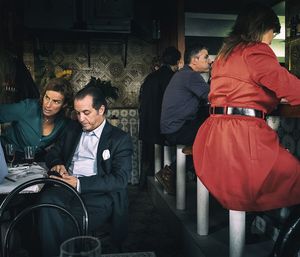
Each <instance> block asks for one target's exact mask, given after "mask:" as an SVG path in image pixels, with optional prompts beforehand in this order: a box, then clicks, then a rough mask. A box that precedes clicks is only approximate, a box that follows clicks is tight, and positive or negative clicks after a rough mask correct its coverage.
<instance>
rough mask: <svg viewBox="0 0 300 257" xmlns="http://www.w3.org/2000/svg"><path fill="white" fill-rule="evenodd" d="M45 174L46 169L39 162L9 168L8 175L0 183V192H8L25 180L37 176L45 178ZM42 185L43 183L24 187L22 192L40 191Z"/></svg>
mask: <svg viewBox="0 0 300 257" xmlns="http://www.w3.org/2000/svg"><path fill="white" fill-rule="evenodd" d="M45 174H46V170H45V169H44V168H43V167H41V166H40V165H39V164H33V165H31V166H28V165H27V166H24V165H23V166H19V167H14V168H8V175H7V176H6V178H5V179H4V180H3V182H2V183H1V184H0V194H8V193H10V192H11V191H12V190H14V189H15V188H16V187H17V186H19V185H21V184H23V183H24V182H27V181H29V180H32V179H35V178H43V177H45ZM42 187H43V184H40V185H34V186H31V187H28V188H26V189H24V190H23V191H22V192H21V193H36V192H39V191H40V190H41V188H42Z"/></svg>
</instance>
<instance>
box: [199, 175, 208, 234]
mask: <svg viewBox="0 0 300 257" xmlns="http://www.w3.org/2000/svg"><path fill="white" fill-rule="evenodd" d="M208 227H209V192H208V190H207V189H206V187H205V186H204V185H203V184H202V182H201V180H200V179H199V178H198V177H197V233H198V234H199V235H200V236H207V235H208Z"/></svg>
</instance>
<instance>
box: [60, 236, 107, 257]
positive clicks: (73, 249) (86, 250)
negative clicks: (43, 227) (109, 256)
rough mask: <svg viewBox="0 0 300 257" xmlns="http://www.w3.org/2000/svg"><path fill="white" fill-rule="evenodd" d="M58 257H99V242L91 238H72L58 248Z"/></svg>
mask: <svg viewBox="0 0 300 257" xmlns="http://www.w3.org/2000/svg"><path fill="white" fill-rule="evenodd" d="M59 256H60V257H100V256H101V243H100V240H99V239H98V238H96V237H92V236H77V237H72V238H70V239H68V240H66V241H65V242H63V243H62V244H61V246H60V255H59Z"/></svg>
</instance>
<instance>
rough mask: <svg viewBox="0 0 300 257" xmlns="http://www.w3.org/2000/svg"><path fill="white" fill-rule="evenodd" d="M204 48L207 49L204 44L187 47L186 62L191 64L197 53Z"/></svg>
mask: <svg viewBox="0 0 300 257" xmlns="http://www.w3.org/2000/svg"><path fill="white" fill-rule="evenodd" d="M203 49H207V48H206V47H205V46H204V45H202V44H196V45H192V46H189V47H188V48H186V49H185V52H184V63H185V64H190V63H191V60H192V57H194V56H195V55H197V54H198V53H199V52H200V51H201V50H203Z"/></svg>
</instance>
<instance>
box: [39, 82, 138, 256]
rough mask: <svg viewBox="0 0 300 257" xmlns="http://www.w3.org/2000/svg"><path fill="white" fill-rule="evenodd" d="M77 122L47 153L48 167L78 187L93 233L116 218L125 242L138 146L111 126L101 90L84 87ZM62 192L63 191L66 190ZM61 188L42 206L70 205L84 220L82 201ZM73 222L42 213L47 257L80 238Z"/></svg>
mask: <svg viewBox="0 0 300 257" xmlns="http://www.w3.org/2000/svg"><path fill="white" fill-rule="evenodd" d="M74 109H75V111H76V114H77V121H73V123H71V124H70V127H69V129H68V130H67V131H68V132H67V133H66V135H65V137H64V138H63V139H62V140H61V141H60V142H58V143H57V144H56V145H55V146H54V147H53V148H52V149H51V150H50V152H49V153H48V154H47V156H46V165H47V166H48V167H49V168H50V169H51V170H52V171H56V172H58V173H59V175H60V176H61V177H58V176H51V177H53V178H56V179H60V180H62V181H65V182H67V183H68V184H70V185H71V186H73V187H74V188H76V189H77V190H78V191H79V192H80V194H81V197H82V198H83V201H84V202H85V204H86V206H87V209H88V214H89V231H94V230H95V229H97V228H98V227H100V226H102V225H103V224H105V223H106V222H107V221H108V220H109V219H111V224H112V231H111V236H112V239H113V240H115V242H120V241H121V240H123V239H124V237H125V236H126V234H127V211H128V199H127V184H128V179H129V176H130V174H131V156H132V142H131V138H130V136H129V134H127V133H125V132H123V131H122V130H121V129H119V128H117V127H114V126H112V125H110V124H109V123H108V121H107V120H106V118H105V113H106V111H107V103H106V100H105V97H104V95H103V93H102V91H101V89H100V88H98V87H96V86H94V85H91V86H88V85H87V86H86V87H84V88H83V89H81V90H80V91H79V92H78V93H77V94H76V95H75V100H74ZM61 190H62V189H61ZM61 190H60V188H59V187H52V188H47V189H46V190H45V191H43V193H42V195H41V199H40V202H44V203H49V202H50V203H57V204H60V205H63V206H66V208H67V209H69V210H70V211H71V213H72V214H73V215H75V217H77V220H78V221H82V218H81V217H82V210H81V208H80V207H79V203H77V202H76V201H72V200H73V199H72V197H71V198H70V196H69V195H68V194H67V193H66V192H65V190H63V191H61ZM73 229H74V228H73V226H72V223H71V221H70V220H68V219H66V218H65V217H64V216H63V215H62V214H61V213H59V212H57V211H56V210H49V209H45V210H42V211H41V213H40V217H39V231H40V237H41V240H42V250H43V256H44V257H45V256H58V254H59V247H60V244H61V243H62V242H63V241H64V240H66V239H68V238H70V237H71V236H74V235H76V234H75V233H74V230H73Z"/></svg>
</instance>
